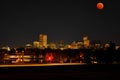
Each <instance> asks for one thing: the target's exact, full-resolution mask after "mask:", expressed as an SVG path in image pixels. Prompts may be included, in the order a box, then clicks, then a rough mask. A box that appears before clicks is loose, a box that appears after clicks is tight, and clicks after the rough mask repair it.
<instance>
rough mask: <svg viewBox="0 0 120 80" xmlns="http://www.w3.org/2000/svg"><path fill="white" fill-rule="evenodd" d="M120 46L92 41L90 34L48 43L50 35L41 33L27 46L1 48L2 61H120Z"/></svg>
mask: <svg viewBox="0 0 120 80" xmlns="http://www.w3.org/2000/svg"><path fill="white" fill-rule="evenodd" d="M119 52H120V47H119V46H116V45H115V43H112V42H109V43H106V44H104V45H103V44H101V43H100V42H99V41H98V42H96V41H95V42H92V41H90V40H89V39H88V36H84V37H83V40H82V41H73V42H72V43H70V44H64V42H63V41H60V42H58V44H55V43H54V42H50V43H48V36H47V35H45V34H40V35H39V41H34V42H33V44H26V46H25V47H18V48H12V49H10V48H9V47H2V48H1V49H0V63H3V64H11V63H22V64H24V63H92V64H98V63H115V62H117V63H120V58H119V56H120V54H119Z"/></svg>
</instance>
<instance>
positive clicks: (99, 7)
mask: <svg viewBox="0 0 120 80" xmlns="http://www.w3.org/2000/svg"><path fill="white" fill-rule="evenodd" d="M103 7H104V4H103V3H101V2H100V3H97V8H98V9H100V10H102V9H103Z"/></svg>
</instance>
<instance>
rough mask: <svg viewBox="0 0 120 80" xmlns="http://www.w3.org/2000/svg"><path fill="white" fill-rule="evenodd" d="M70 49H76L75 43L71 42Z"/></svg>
mask: <svg viewBox="0 0 120 80" xmlns="http://www.w3.org/2000/svg"><path fill="white" fill-rule="evenodd" d="M71 49H78V46H77V43H76V42H75V41H73V42H72V44H71Z"/></svg>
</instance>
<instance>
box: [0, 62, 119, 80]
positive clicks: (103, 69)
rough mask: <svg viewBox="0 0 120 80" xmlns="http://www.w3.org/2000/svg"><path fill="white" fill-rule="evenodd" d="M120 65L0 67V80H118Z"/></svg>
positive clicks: (54, 64) (61, 64) (79, 64)
mask: <svg viewBox="0 0 120 80" xmlns="http://www.w3.org/2000/svg"><path fill="white" fill-rule="evenodd" d="M119 75H120V65H92V64H91V65H90V64H81V63H51V64H12V65H0V79H1V80H2V79H3V80H4V79H10V80H11V79H15V80H18V79H21V80H22V79H30V80H31V79H32V80H36V79H38V80H43V79H48V80H51V79H56V80H57V79H66V80H68V79H70V80H71V79H73V80H120V76H119Z"/></svg>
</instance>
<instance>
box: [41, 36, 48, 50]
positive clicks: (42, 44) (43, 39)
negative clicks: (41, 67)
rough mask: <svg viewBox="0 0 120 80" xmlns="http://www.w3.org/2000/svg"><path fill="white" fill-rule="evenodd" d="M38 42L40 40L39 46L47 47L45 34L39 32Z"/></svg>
mask: <svg viewBox="0 0 120 80" xmlns="http://www.w3.org/2000/svg"><path fill="white" fill-rule="evenodd" d="M39 42H40V46H42V47H44V48H47V35H45V34H40V35H39Z"/></svg>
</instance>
